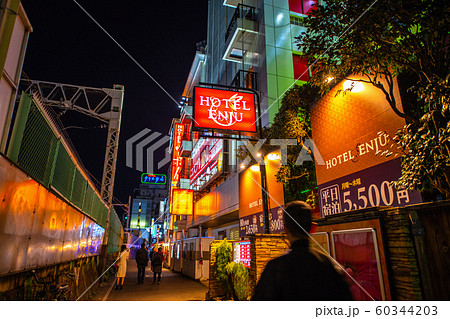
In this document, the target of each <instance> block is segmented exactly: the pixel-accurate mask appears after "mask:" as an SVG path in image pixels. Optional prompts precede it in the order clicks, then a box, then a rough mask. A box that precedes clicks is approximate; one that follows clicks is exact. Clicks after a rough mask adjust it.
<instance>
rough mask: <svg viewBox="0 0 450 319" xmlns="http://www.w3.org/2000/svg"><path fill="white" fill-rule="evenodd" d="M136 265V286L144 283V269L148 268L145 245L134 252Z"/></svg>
mask: <svg viewBox="0 0 450 319" xmlns="http://www.w3.org/2000/svg"><path fill="white" fill-rule="evenodd" d="M136 264H137V267H138V285H139V284H143V283H144V278H145V267H147V266H148V251H147V249H145V243H142V244H141V248H139V250H138V251H137V252H136Z"/></svg>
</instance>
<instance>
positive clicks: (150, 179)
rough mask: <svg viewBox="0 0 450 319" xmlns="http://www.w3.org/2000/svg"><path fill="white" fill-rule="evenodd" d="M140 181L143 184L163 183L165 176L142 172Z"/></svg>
mask: <svg viewBox="0 0 450 319" xmlns="http://www.w3.org/2000/svg"><path fill="white" fill-rule="evenodd" d="M141 183H143V184H156V185H164V184H166V183H167V176H166V175H164V174H147V173H142V175H141Z"/></svg>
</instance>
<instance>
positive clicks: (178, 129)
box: [171, 123, 184, 187]
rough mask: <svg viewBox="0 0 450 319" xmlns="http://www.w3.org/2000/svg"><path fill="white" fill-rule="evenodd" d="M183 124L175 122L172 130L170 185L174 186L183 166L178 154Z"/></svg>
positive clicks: (181, 158)
mask: <svg viewBox="0 0 450 319" xmlns="http://www.w3.org/2000/svg"><path fill="white" fill-rule="evenodd" d="M183 134H184V125H183V124H180V123H175V126H174V132H173V143H172V145H173V150H172V184H171V185H172V187H173V186H176V185H177V184H178V182H179V180H180V174H181V170H182V168H183V157H181V156H180V148H181V142H182V140H183Z"/></svg>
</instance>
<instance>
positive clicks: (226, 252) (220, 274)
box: [215, 238, 232, 299]
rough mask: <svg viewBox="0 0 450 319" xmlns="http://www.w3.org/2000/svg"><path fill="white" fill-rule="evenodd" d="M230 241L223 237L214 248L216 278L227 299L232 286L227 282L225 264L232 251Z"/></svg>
mask: <svg viewBox="0 0 450 319" xmlns="http://www.w3.org/2000/svg"><path fill="white" fill-rule="evenodd" d="M231 249H232V248H231V243H229V242H228V241H227V239H226V238H225V239H224V240H222V242H221V243H220V245H219V246H218V247H217V250H216V265H217V268H216V272H215V276H216V279H217V280H218V281H219V282H220V284H221V286H222V287H223V289H224V290H225V294H226V298H227V299H229V297H230V293H231V292H232V287H231V286H230V285H229V282H228V273H227V271H226V267H227V265H228V264H229V263H230V262H231V259H232V252H231Z"/></svg>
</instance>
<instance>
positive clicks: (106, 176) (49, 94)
mask: <svg viewBox="0 0 450 319" xmlns="http://www.w3.org/2000/svg"><path fill="white" fill-rule="evenodd" d="M22 82H23V84H24V91H25V92H26V93H38V94H39V95H40V97H41V98H42V100H43V101H44V102H45V103H46V104H47V105H48V106H53V107H58V108H60V109H64V110H73V111H77V112H79V113H82V114H85V115H87V116H89V117H92V118H96V119H98V120H100V121H103V122H107V123H108V137H107V141H106V151H105V161H104V166H103V176H102V186H101V190H100V195H101V198H102V200H103V201H104V202H105V203H106V204H107V205H108V207H109V208H110V210H111V205H112V200H113V189H114V177H115V172H116V162H117V154H118V149H119V133H120V123H121V118H122V105H123V94H124V88H123V86H122V85H114V87H113V88H112V89H106V88H101V89H100V88H92V87H86V86H77V85H71V84H61V83H54V82H45V81H36V80H28V79H23V80H22ZM108 224H109V214H108V220H107V225H108Z"/></svg>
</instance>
